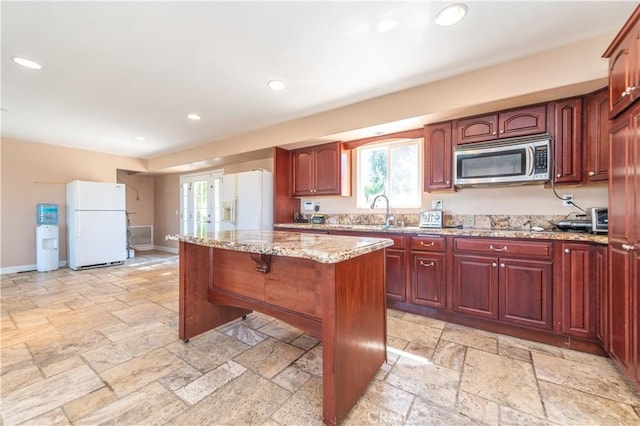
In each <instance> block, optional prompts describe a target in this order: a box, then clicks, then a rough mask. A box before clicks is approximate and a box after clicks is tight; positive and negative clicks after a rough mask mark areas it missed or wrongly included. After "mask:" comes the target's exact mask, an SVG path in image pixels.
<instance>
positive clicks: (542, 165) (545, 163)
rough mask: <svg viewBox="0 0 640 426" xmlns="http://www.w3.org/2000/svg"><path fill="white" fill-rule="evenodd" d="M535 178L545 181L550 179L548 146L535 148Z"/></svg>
mask: <svg viewBox="0 0 640 426" xmlns="http://www.w3.org/2000/svg"><path fill="white" fill-rule="evenodd" d="M534 162H535V166H534V171H533V173H534V178H535V179H545V178H548V177H549V149H548V146H546V145H541V146H536V147H535V158H534Z"/></svg>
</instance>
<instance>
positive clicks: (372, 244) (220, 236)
mask: <svg viewBox="0 0 640 426" xmlns="http://www.w3.org/2000/svg"><path fill="white" fill-rule="evenodd" d="M166 239H167V240H173V241H183V242H187V243H191V244H197V245H200V246H207V247H214V248H220V249H226V250H234V251H242V252H247V253H259V254H267V255H273V256H286V257H297V258H303V259H310V260H315V261H316V262H320V263H339V262H342V261H345V260H348V259H351V258H354V257H357V256H360V255H363V254H366V253H370V252H373V251H376V250H380V249H383V248H385V247H389V246H392V245H393V240H391V239H387V238H370V237H360V236H341V235H326V234H310V233H299V232H285V231H278V230H275V231H242V230H231V231H216V232H210V233H208V234H205V235H195V234H170V235H167V236H166Z"/></svg>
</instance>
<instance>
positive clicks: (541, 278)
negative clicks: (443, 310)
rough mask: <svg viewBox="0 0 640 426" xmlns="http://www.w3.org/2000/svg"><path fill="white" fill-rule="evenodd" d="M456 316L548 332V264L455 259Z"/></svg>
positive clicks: (462, 257)
mask: <svg viewBox="0 0 640 426" xmlns="http://www.w3.org/2000/svg"><path fill="white" fill-rule="evenodd" d="M453 264H454V273H453V275H454V288H453V301H454V302H453V303H454V310H455V311H457V312H461V313H465V314H468V315H474V316H477V317H480V318H488V319H499V320H500V321H503V322H506V323H512V324H517V325H524V326H528V327H534V328H541V329H547V330H551V329H552V328H553V322H552V303H551V302H552V297H551V294H552V293H551V290H552V264H551V261H536V260H521V259H510V258H501V257H488V256H477V255H458V254H456V255H454V260H453Z"/></svg>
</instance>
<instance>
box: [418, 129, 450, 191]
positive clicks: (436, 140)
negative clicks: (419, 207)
mask: <svg viewBox="0 0 640 426" xmlns="http://www.w3.org/2000/svg"><path fill="white" fill-rule="evenodd" d="M452 126H453V124H452V122H451V121H447V122H444V123H436V124H429V125H428V126H425V132H424V190H425V191H426V192H431V191H442V190H452V189H453V179H452V176H451V167H452V161H453V158H452V156H453V142H452Z"/></svg>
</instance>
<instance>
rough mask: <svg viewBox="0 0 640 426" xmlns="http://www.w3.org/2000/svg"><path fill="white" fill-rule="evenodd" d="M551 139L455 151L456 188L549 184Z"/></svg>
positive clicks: (527, 139) (479, 145) (494, 143)
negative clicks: (546, 182) (547, 182)
mask: <svg viewBox="0 0 640 426" xmlns="http://www.w3.org/2000/svg"><path fill="white" fill-rule="evenodd" d="M551 164H552V163H551V136H549V135H539V136H535V137H525V138H513V139H507V140H502V141H492V142H481V143H470V144H465V145H459V146H456V148H455V150H454V160H453V170H454V184H455V185H456V186H459V187H463V186H489V185H500V184H502V185H508V184H526V183H542V182H545V181H547V180H549V176H551V173H552V171H551V170H550V167H551Z"/></svg>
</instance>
